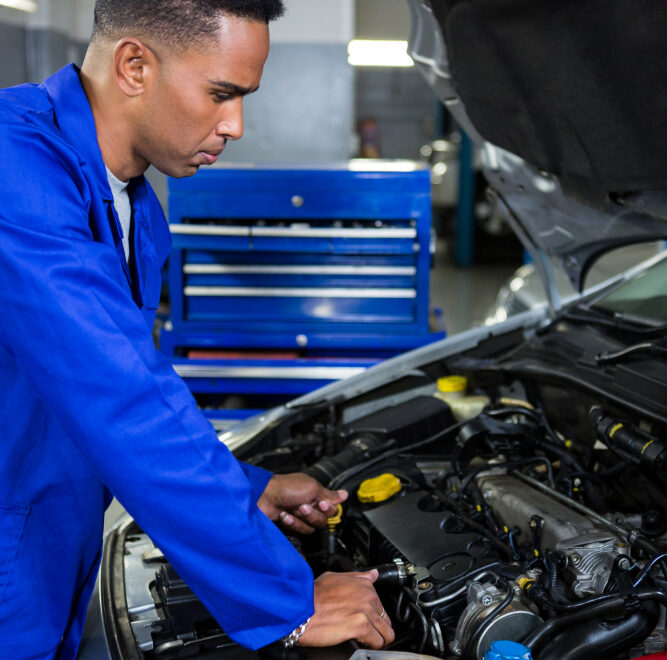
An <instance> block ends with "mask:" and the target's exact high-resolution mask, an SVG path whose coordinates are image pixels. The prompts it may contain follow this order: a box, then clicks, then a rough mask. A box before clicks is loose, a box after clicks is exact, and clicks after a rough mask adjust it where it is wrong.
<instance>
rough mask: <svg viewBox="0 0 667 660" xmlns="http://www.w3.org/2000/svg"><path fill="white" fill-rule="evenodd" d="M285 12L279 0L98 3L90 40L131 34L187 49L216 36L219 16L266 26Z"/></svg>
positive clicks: (124, 0) (100, 0)
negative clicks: (242, 19)
mask: <svg viewBox="0 0 667 660" xmlns="http://www.w3.org/2000/svg"><path fill="white" fill-rule="evenodd" d="M284 11H285V7H284V5H283V2H282V0H97V1H96V2H95V22H94V24H93V36H92V39H93V41H94V40H96V39H114V38H118V37H121V36H123V35H124V34H125V35H130V34H131V35H134V36H137V37H151V38H155V39H157V40H159V41H162V42H163V43H168V44H170V45H174V46H181V47H185V48H187V47H188V45H189V44H190V43H192V42H194V41H196V40H198V39H201V38H203V37H208V36H211V35H213V34H215V31H216V30H217V28H218V23H217V19H218V17H219V16H220V14H228V15H231V16H237V17H239V18H245V19H248V20H253V21H261V22H263V23H269V22H270V21H273V20H275V19H276V18H280V16H282V15H283V13H284Z"/></svg>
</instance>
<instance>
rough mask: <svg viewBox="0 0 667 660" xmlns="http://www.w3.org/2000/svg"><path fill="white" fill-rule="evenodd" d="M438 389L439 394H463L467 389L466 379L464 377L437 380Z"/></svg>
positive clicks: (448, 377)
mask: <svg viewBox="0 0 667 660" xmlns="http://www.w3.org/2000/svg"><path fill="white" fill-rule="evenodd" d="M438 389H439V390H440V391H441V392H465V391H466V389H468V379H467V378H466V377H465V376H445V377H444V378H438Z"/></svg>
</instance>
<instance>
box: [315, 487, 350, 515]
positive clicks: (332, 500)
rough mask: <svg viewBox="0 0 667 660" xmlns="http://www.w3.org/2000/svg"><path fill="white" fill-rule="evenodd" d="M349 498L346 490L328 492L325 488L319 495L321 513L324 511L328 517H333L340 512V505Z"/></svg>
mask: <svg viewBox="0 0 667 660" xmlns="http://www.w3.org/2000/svg"><path fill="white" fill-rule="evenodd" d="M347 498H348V492H347V491H346V490H327V489H326V488H323V489H322V490H321V491H320V493H318V498H317V499H319V502H318V505H317V506H318V507H319V509H320V511H324V512H325V513H326V514H327V515H329V516H333V515H335V514H336V511H337V510H338V505H339V504H342V503H343V502H345V500H346V499H347Z"/></svg>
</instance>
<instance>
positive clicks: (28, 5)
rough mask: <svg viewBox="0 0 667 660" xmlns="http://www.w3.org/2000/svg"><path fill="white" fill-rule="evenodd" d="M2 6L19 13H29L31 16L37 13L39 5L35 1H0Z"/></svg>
mask: <svg viewBox="0 0 667 660" xmlns="http://www.w3.org/2000/svg"><path fill="white" fill-rule="evenodd" d="M0 5H2V6H3V7H11V8H12V9H18V10H19V11H28V12H30V13H31V14H32V13H34V12H36V11H37V3H36V2H33V0H0Z"/></svg>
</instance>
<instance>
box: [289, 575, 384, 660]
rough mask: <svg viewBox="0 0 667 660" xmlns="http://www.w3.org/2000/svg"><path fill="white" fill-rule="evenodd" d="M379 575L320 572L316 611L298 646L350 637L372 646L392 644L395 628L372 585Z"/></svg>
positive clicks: (317, 583) (378, 646)
mask: <svg viewBox="0 0 667 660" xmlns="http://www.w3.org/2000/svg"><path fill="white" fill-rule="evenodd" d="M377 577H378V574H377V571H376V570H372V571H366V572H364V573H323V574H322V575H320V577H318V578H317V580H315V613H314V614H313V616H312V617H311V618H310V623H309V624H308V627H307V628H306V631H305V632H304V634H303V636H302V637H301V639H300V640H299V645H300V646H334V645H336V644H340V643H341V642H345V641H347V640H349V639H354V640H356V641H358V642H359V643H360V644H363V645H364V646H366V647H368V648H371V649H381V648H382V647H383V646H386V645H387V644H391V642H393V641H394V629H393V628H392V627H391V621H390V620H389V615H388V614H387V613H386V612H385V610H384V607H382V603H381V602H380V599H379V598H378V595H377V592H376V591H375V587H374V586H373V582H375V580H377Z"/></svg>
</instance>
